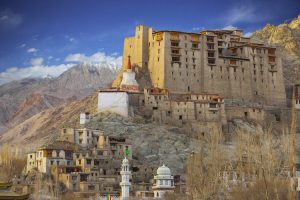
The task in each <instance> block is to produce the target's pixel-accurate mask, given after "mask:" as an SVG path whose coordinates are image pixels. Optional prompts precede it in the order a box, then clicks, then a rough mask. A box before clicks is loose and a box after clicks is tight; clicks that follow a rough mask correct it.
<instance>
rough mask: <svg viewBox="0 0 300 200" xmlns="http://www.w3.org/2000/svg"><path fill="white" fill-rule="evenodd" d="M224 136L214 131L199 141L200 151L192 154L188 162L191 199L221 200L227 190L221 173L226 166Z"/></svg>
mask: <svg viewBox="0 0 300 200" xmlns="http://www.w3.org/2000/svg"><path fill="white" fill-rule="evenodd" d="M223 142H224V137H223V134H222V133H221V132H220V131H218V130H217V129H214V130H213V131H212V132H211V134H210V135H206V136H205V137H204V139H203V140H202V141H199V144H198V145H197V146H199V149H198V151H196V152H194V153H192V154H191V155H190V156H189V158H188V162H187V174H188V179H187V187H188V195H189V197H190V198H191V199H201V200H209V199H219V196H220V194H221V193H222V192H223V191H224V190H225V188H224V186H225V185H224V182H223V181H222V180H221V179H220V172H221V171H222V169H223V168H224V166H226V159H224V158H225V157H224V155H223V149H222V144H223Z"/></svg>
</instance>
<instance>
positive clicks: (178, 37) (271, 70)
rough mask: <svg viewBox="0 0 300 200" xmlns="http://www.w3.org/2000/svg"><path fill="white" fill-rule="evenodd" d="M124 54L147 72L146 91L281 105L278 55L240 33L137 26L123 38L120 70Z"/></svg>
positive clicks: (124, 61) (281, 91)
mask: <svg viewBox="0 0 300 200" xmlns="http://www.w3.org/2000/svg"><path fill="white" fill-rule="evenodd" d="M128 56H131V62H132V64H133V65H134V66H135V67H136V68H138V70H139V71H141V70H142V69H143V68H145V69H147V70H148V71H149V74H150V79H151V85H150V86H148V87H158V88H164V89H168V90H169V91H170V92H183V93H187V92H192V93H210V94H218V95H220V96H223V97H224V98H225V99H241V100H244V101H250V102H251V101H255V102H260V103H263V104H268V105H274V106H285V105H286V96H285V88H284V83H283V74H282V64H281V58H280V54H279V51H278V50H277V49H276V48H274V47H269V46H266V45H264V44H259V43H253V42H251V41H250V39H249V38H245V37H243V35H242V31H241V30H214V31H210V30H207V31H202V32H200V33H189V32H180V31H169V30H162V31H154V30H153V29H152V28H151V27H146V26H137V27H136V31H135V36H133V37H129V38H125V40H124V49H123V61H122V62H123V67H124V66H126V63H127V62H128ZM124 68H125V67H124Z"/></svg>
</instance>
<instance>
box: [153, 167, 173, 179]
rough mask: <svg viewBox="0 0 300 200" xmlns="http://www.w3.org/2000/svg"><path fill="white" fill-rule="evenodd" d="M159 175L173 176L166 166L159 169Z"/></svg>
mask: <svg viewBox="0 0 300 200" xmlns="http://www.w3.org/2000/svg"><path fill="white" fill-rule="evenodd" d="M156 173H157V175H168V176H171V170H170V169H169V168H168V167H166V166H165V165H163V166H161V167H159V168H158V169H157V171H156Z"/></svg>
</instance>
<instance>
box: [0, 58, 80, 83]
mask: <svg viewBox="0 0 300 200" xmlns="http://www.w3.org/2000/svg"><path fill="white" fill-rule="evenodd" d="M74 65H75V64H72V63H69V64H60V65H51V66H47V65H36V66H29V67H24V68H17V67H12V68H9V69H7V70H6V71H4V72H1V73H0V85H2V84H4V83H8V82H10V81H14V80H20V79H23V78H45V77H48V76H51V77H57V76H59V75H60V74H62V73H63V72H64V71H66V70H68V69H70V68H71V67H73V66H74Z"/></svg>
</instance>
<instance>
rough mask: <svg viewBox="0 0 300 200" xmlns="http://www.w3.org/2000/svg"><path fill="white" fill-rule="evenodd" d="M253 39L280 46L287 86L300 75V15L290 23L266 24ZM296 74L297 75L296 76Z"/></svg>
mask: <svg viewBox="0 0 300 200" xmlns="http://www.w3.org/2000/svg"><path fill="white" fill-rule="evenodd" d="M252 39H254V40H255V39H259V40H262V41H263V42H264V43H266V44H271V45H275V46H278V47H279V49H280V50H281V53H282V64H283V74H284V78H285V84H286V85H287V87H288V86H289V85H291V84H292V83H293V81H294V80H293V79H294V78H296V79H298V81H299V79H300V78H299V77H300V72H299V71H300V15H299V16H298V17H297V18H295V19H293V20H292V21H291V22H290V23H284V24H280V25H278V26H274V25H270V24H268V25H266V26H265V27H264V28H263V29H261V30H258V31H256V32H255V33H254V34H253V36H252ZM295 76H296V77H295Z"/></svg>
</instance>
